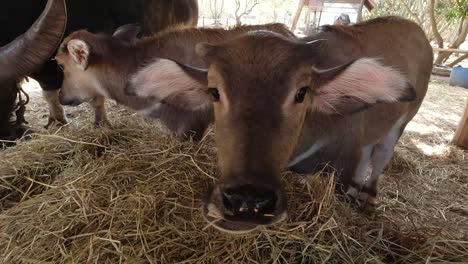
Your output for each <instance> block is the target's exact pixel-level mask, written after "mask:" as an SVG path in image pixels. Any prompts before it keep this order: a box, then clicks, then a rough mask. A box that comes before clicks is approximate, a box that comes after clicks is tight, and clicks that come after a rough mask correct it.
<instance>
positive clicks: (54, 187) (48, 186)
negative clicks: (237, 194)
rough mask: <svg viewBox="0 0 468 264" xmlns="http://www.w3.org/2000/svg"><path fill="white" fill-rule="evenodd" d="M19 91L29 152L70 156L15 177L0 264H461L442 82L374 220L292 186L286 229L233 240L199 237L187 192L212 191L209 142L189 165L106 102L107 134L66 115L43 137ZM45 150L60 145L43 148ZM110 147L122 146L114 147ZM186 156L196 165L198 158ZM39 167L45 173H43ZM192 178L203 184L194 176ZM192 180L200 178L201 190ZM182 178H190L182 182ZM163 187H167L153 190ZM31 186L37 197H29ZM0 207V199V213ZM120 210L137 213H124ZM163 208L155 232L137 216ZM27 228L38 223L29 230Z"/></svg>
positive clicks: (467, 218)
mask: <svg viewBox="0 0 468 264" xmlns="http://www.w3.org/2000/svg"><path fill="white" fill-rule="evenodd" d="M25 87H26V90H27V91H28V92H29V94H30V96H31V103H30V104H29V106H28V111H27V116H26V119H27V120H28V121H29V122H30V125H31V126H32V127H33V128H34V129H36V130H37V131H38V132H39V133H40V134H44V135H45V136H44V137H39V139H37V142H36V143H35V144H36V147H37V146H39V147H38V149H40V150H41V151H44V152H45V153H47V152H48V150H47V149H44V148H47V146H49V145H50V146H51V147H53V146H55V147H54V148H57V149H54V150H53V151H56V152H57V153H58V154H59V155H69V153H72V152H76V153H79V155H78V154H75V156H76V157H74V158H72V159H70V160H59V161H58V162H61V163H60V164H53V163H54V162H45V163H44V164H45V165H44V164H41V163H35V164H33V165H31V166H32V167H31V168H29V169H28V170H27V173H28V175H29V174H31V175H32V174H34V175H36V174H38V175H40V176H41V177H42V176H45V177H49V176H50V175H52V174H53V175H55V176H54V177H57V179H56V180H55V181H54V180H53V179H52V180H48V179H47V178H44V177H43V178H40V177H38V178H33V176H28V175H26V176H24V179H23V182H26V183H27V184H25V186H26V187H27V188H26V189H27V190H22V195H23V196H22V197H21V196H20V198H21V199H20V200H18V201H14V202H12V201H7V202H8V208H7V209H6V210H5V211H3V212H2V213H1V214H0V237H1V236H3V237H4V238H0V262H1V261H2V259H3V260H5V263H7V261H6V260H10V261H12V259H21V260H29V262H31V261H32V262H34V261H37V260H42V261H49V262H50V263H57V262H60V263H69V262H73V263H75V262H76V263H81V262H87V263H90V262H91V261H92V262H96V263H115V261H116V260H119V259H120V260H122V259H123V260H126V261H127V263H161V262H162V263H164V261H163V260H164V259H166V260H172V261H174V260H181V259H183V260H184V261H185V262H184V263H220V261H221V262H229V263H231V262H232V263H243V262H252V263H265V260H266V259H268V258H270V261H268V262H278V263H286V262H288V263H316V262H319V263H323V262H329V263H395V262H398V263H455V262H456V263H468V156H467V154H468V153H467V152H466V151H462V150H460V149H458V148H456V147H454V146H453V145H451V144H450V141H451V140H452V137H453V135H454V132H455V130H456V128H457V125H458V122H459V120H460V117H461V115H462V112H463V109H464V106H465V102H466V100H467V99H468V89H465V88H461V87H451V86H449V85H448V81H447V79H446V78H440V77H435V76H434V77H433V78H432V80H431V83H430V87H429V91H428V94H427V97H426V99H425V101H424V103H423V105H422V107H421V109H420V111H419V113H418V114H417V115H416V117H415V118H414V120H413V121H412V122H411V123H410V124H409V125H408V127H407V129H406V131H405V133H404V135H403V137H402V139H401V140H400V142H399V144H398V145H397V147H396V150H395V157H394V159H393V160H392V162H391V164H390V165H389V166H388V168H387V169H386V171H385V175H384V176H383V177H382V178H383V180H382V182H381V185H380V194H379V195H380V198H379V199H380V205H379V207H378V208H377V213H376V214H373V215H366V214H364V213H363V212H361V211H360V210H358V209H357V208H356V207H355V206H350V205H349V204H347V203H344V202H342V201H339V200H335V199H334V198H333V195H332V194H330V192H329V191H327V190H328V187H327V186H329V184H328V183H326V182H325V183H320V182H321V180H318V182H319V183H318V185H317V179H315V178H314V179H315V180H314V181H315V185H314V184H312V183H310V184H311V185H307V186H306V187H297V186H303V185H297V184H296V183H293V184H292V185H293V187H291V186H290V187H288V188H289V190H290V191H289V194H292V193H294V195H296V196H295V197H291V198H290V203H291V205H290V212H289V213H290V218H289V219H288V220H287V221H285V223H282V224H280V225H278V226H276V227H271V228H265V230H262V231H261V232H260V233H259V234H252V235H249V236H246V237H241V238H235V237H234V238H233V237H230V236H228V237H226V236H224V235H222V234H219V232H217V231H215V230H211V229H207V227H206V223H205V222H204V221H203V220H202V219H201V217H200V212H199V203H200V200H199V199H198V198H193V197H192V195H193V193H192V192H194V193H195V194H196V195H199V194H200V192H201V190H199V189H200V186H202V185H203V184H201V183H200V182H206V181H211V178H206V177H207V176H209V175H208V174H211V173H213V168H214V166H213V164H214V162H213V156H214V155H213V153H214V152H215V151H214V149H213V148H211V147H210V146H211V145H210V144H212V142H211V141H210V142H211V143H209V144H208V143H207V145H206V144H203V145H202V146H195V147H193V146H185V147H188V148H189V149H195V150H193V151H192V150H190V151H192V152H190V153H195V154H193V156H190V155H192V154H187V153H189V152H181V150H179V148H181V147H180V146H178V145H164V144H162V145H161V146H159V145H157V144H158V143H157V142H152V141H151V139H150V138H151V135H150V137H148V136H145V135H141V133H140V134H138V132H132V133H133V134H132V133H127V132H128V130H129V129H131V128H128V126H129V125H130V126H131V125H132V124H135V123H139V122H140V123H144V122H149V123H151V122H153V121H150V120H145V119H143V118H141V117H139V116H138V115H136V114H135V113H133V112H132V111H129V110H126V109H125V108H122V107H120V106H118V105H116V104H115V103H113V102H108V109H109V110H110V111H109V112H110V113H109V117H110V120H111V122H112V123H113V124H114V126H115V127H116V132H109V131H102V132H96V129H95V128H94V127H93V113H92V111H91V109H90V108H89V107H88V106H86V105H83V106H80V107H66V112H67V116H68V118H69V120H70V121H71V123H70V124H69V125H68V126H66V127H63V128H53V129H49V130H44V128H43V126H44V125H45V123H46V122H47V106H46V104H45V102H44V101H43V100H42V98H41V92H40V90H39V89H38V88H37V87H36V85H35V84H34V83H29V84H27V85H26V86H25ZM128 117H130V119H129V118H128ZM129 120H131V121H132V122H129ZM125 122H127V124H125ZM122 127H124V128H122ZM67 129H68V130H70V131H78V132H80V133H83V134H80V136H82V137H83V138H65V137H67V136H70V135H69V134H66V133H63V132H64V131H66V130H67ZM146 129H148V130H145V131H151V129H152V128H150V127H149V128H148V127H146ZM128 135H132V138H129V136H128ZM135 137H140V138H135ZM51 139H55V140H59V141H63V143H60V142H58V143H57V144H55V143H54V144H52V143H51V142H49V141H50V140H51ZM119 140H123V142H122V145H119V142H118V141H119ZM41 142H42V143H43V144H44V147H42V145H41V144H42V143H41ZM103 142H104V143H103ZM59 143H60V144H59ZM37 144H39V145H37ZM75 144H76V145H80V146H75ZM151 144H154V148H155V149H147V150H145V151H147V153H141V150H140V149H138V146H140V147H141V148H144V147H145V146H146V145H151ZM171 144H176V143H171ZM156 148H159V149H156ZM174 149H175V150H174ZM78 150H80V151H81V152H79V151H78ZM19 151H26V152H28V143H27V142H25V143H21V144H20V145H19V146H18V152H19ZM51 151H52V150H51ZM103 151H105V152H106V154H102V152H103ZM174 151H178V152H174ZM26 152H25V153H26ZM29 152H31V151H29ZM54 153H55V152H54ZM197 153H201V154H203V155H204V156H203V159H199V157H198V154H197ZM32 154H34V153H32ZM150 154H151V155H154V158H153V159H152V158H151V157H148V155H150ZM21 155H22V153H15V149H12V150H9V152H8V154H7V155H6V156H5V159H4V160H0V165H2V164H3V165H5V164H10V163H8V162H14V161H10V160H9V158H12V157H15V158H16V159H18V157H21ZM28 155H31V153H30V154H28ZM161 155H162V157H164V158H165V159H168V160H175V161H174V162H177V161H180V160H181V159H182V158H184V159H185V160H186V162H188V163H189V165H190V166H188V165H187V166H186V165H183V166H184V167H183V168H184V169H186V170H187V171H186V172H184V173H183V174H184V175H182V176H178V177H183V178H184V181H182V182H180V179H176V180H175V181H174V182H177V184H175V183H172V182H170V181H169V179H172V178H171V177H173V175H179V174H180V173H181V172H180V170H179V169H178V168H177V166H176V165H173V164H171V162H167V161H166V160H164V159H162V158H161ZM2 157H3V156H2ZM32 157H34V155H32ZM157 157H160V158H161V159H160V160H157ZM36 158H37V157H36ZM53 158H54V157H53ZM53 158H52V159H51V160H53ZM40 159H41V160H42V159H43V158H40ZM132 159H135V161H133V160H132ZM46 161H47V160H46ZM122 162H124V163H125V162H128V168H127V167H126V166H127V164H119V163H122ZM108 163H112V164H108ZM181 164H182V163H181ZM3 165H2V166H3ZM143 165H144V166H143ZM44 166H49V167H50V168H49V169H47V170H43V169H42V167H44ZM120 166H121V167H120ZM167 166H169V167H167ZM180 166H182V165H180ZM57 167H60V168H57ZM166 167H167V168H166ZM140 168H141V169H140ZM200 168H201V169H200ZM14 169H15V170H19V172H12V175H10V176H8V177H9V178H8V177H5V178H2V177H0V180H2V181H1V182H0V190H1V191H2V192H4V191H5V189H8V191H9V190H11V192H13V191H14V190H13V189H14V188H20V187H19V184H18V185H16V186H15V184H12V182H13V183H14V181H12V180H11V179H10V178H11V177H13V176H14V175H15V173H16V176H14V177H20V176H18V175H19V174H20V173H21V168H16V167H15V168H14ZM25 170H26V169H25ZM127 170H128V171H127ZM203 170H205V171H206V170H208V174H206V173H202V174H200V171H203ZM36 171H37V172H36ZM52 172H53V173H52ZM120 172H121V173H120ZM156 172H158V175H159V174H161V175H164V177H167V179H168V180H167V182H166V183H163V181H160V182H156V183H155V182H154V177H155V176H153V175H154V174H155V173H156ZM165 173H166V174H165ZM178 173H179V174H178ZM57 175H62V176H61V177H63V179H60V178H58V176H57ZM194 175H195V176H194ZM196 175H199V176H196ZM200 175H201V176H203V177H205V178H201V180H200V177H201V176H200ZM192 176H193V177H195V178H193V179H192V178H190V180H188V178H187V177H192ZM21 177H22V176H21ZM75 177H76V178H75ZM7 178H8V179H7ZM306 179H307V178H306ZM41 181H43V182H41ZM67 181H68V182H67ZM64 182H67V183H65V184H64ZM193 182H195V185H194V186H195V187H194V186H193V185H192V184H193ZM292 182H296V180H292ZM119 184H121V185H119ZM163 184H168V185H167V186H169V187H167V186H166V185H164V186H158V185H163ZM200 184H201V185H200ZM306 184H309V183H307V181H306ZM320 184H322V185H320ZM323 184H325V185H323ZM172 185H174V186H172ZM12 186H13V187H12ZM31 186H32V187H31ZM38 186H39V187H40V188H38V190H39V189H40V192H38V193H40V194H36V193H33V192H32V191H30V189H34V188H37V187H38ZM185 186H190V188H188V187H187V188H186V187H185ZM294 186H296V187H294ZM310 186H315V189H314V187H310ZM317 186H322V187H323V188H319V187H317ZM325 187H326V188H325ZM2 188H3V189H2ZM158 188H159V189H158ZM165 188H166V189H165ZM291 188H292V189H291ZM20 191H21V190H20ZM41 192H42V193H41ZM107 192H109V194H108V195H109V197H111V198H112V199H109V197H107V196H106V195H107ZM179 192H180V193H181V194H179ZM164 195H169V196H168V197H166V196H164ZM171 195H172V196H171ZM196 195H195V196H196ZM160 196H161V197H163V198H161V199H159V197H160ZM96 197H98V198H99V197H101V200H96V199H97V198H96ZM311 197H312V199H311ZM41 199H42V200H41ZM158 199H159V200H158ZM184 199H185V200H186V201H185V202H183V201H184ZM4 200H5V199H3V198H2V197H0V201H1V202H2V203H3V202H4ZM149 201H151V202H149ZM121 202H124V204H125V206H123V205H122V203H121ZM173 202H174V203H173ZM128 204H130V205H131V206H134V207H138V210H136V209H135V210H136V211H131V210H133V208H129V206H128ZM172 204H173V205H174V207H171V205H172ZM176 204H180V206H175V205H176ZM119 206H120V207H119ZM166 207H167V208H169V209H170V210H169V209H168V210H167V212H166V211H164V212H162V211H161V212H162V213H161V214H162V216H160V217H159V218H160V219H164V220H161V222H157V220H155V219H154V217H148V215H153V214H154V211H155V210H162V209H161V208H163V209H164V208H166ZM32 218H33V219H35V218H37V219H38V221H39V222H37V226H35V225H36V223H35V222H34V220H31V219H32ZM133 218H135V219H136V220H135V221H134V222H135V223H137V226H136V227H134V228H133V229H132V228H131V227H130V226H129V225H131V224H133V222H131V221H130V220H129V219H133ZM43 219H44V220H43ZM106 219H107V220H106ZM119 221H121V222H119ZM158 221H159V220H158ZM55 222H56V223H55ZM204 226H205V227H204ZM24 230H28V231H27V232H26V231H24ZM30 233H31V234H30ZM135 234H136V235H135ZM159 240H162V241H165V242H164V243H159V242H158V241H159ZM50 241H52V242H50ZM215 249H216V250H217V251H216V252H215ZM2 250H4V251H5V253H2V252H1V251H2ZM49 251H50V252H49ZM31 252H32V253H31ZM52 252H53V253H52ZM2 254H3V255H2ZM39 254H42V255H39ZM210 254H211V255H210ZM272 256H277V261H271V257H272ZM161 257H162V258H161ZM132 259H133V260H135V259H138V260H139V261H136V262H131V260H132ZM155 259H157V260H156V261H152V260H155ZM287 259H294V260H295V261H292V262H290V261H287ZM103 260H105V261H103ZM247 260H248V261H247ZM129 261H130V262H129ZM460 261H461V262H460ZM124 262H125V261H124ZM168 262H171V261H168ZM8 263H14V262H8Z"/></svg>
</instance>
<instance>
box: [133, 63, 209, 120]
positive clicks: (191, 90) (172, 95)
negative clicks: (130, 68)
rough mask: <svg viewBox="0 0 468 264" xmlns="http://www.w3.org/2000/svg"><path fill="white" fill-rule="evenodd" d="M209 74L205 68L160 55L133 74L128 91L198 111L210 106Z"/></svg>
mask: <svg viewBox="0 0 468 264" xmlns="http://www.w3.org/2000/svg"><path fill="white" fill-rule="evenodd" d="M206 78H207V76H206V70H201V69H198V68H195V67H191V66H187V65H184V64H180V63H177V62H175V61H172V60H167V59H157V60H155V61H153V62H152V63H150V64H148V65H146V66H144V67H142V68H141V69H140V70H139V71H138V72H137V73H135V74H134V75H133V76H132V77H131V78H130V81H129V82H128V84H127V87H126V88H125V92H126V93H127V94H129V95H136V96H139V97H144V98H145V97H147V98H154V99H156V100H157V101H160V102H163V103H166V104H168V105H172V106H174V107H177V108H180V109H184V110H190V111H195V110H199V109H201V108H205V107H208V106H211V103H212V100H211V98H210V96H209V95H208V93H207V87H206V83H207V81H206Z"/></svg>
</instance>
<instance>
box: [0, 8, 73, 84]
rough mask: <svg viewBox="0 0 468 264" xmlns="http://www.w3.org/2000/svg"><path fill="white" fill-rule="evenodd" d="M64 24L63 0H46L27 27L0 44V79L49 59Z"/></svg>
mask: <svg viewBox="0 0 468 264" xmlns="http://www.w3.org/2000/svg"><path fill="white" fill-rule="evenodd" d="M25 8H26V7H25ZM66 24H67V10H66V6H65V0H48V1H47V5H46V7H45V9H44V11H43V12H42V14H41V16H40V17H39V18H38V19H37V20H36V22H34V24H33V25H32V26H31V27H30V28H29V29H28V31H26V33H24V34H22V35H21V36H19V37H17V38H16V39H15V40H13V41H12V42H10V43H9V44H7V45H6V46H3V47H1V48H0V81H1V80H5V79H11V78H17V77H19V76H21V75H25V74H29V73H31V72H33V71H34V70H36V69H37V68H38V67H39V66H40V65H41V64H42V63H44V62H45V61H46V60H47V59H49V58H50V57H51V56H52V55H53V53H54V52H55V50H56V49H57V47H58V45H59V44H60V41H61V40H62V37H63V34H64V32H65V27H66Z"/></svg>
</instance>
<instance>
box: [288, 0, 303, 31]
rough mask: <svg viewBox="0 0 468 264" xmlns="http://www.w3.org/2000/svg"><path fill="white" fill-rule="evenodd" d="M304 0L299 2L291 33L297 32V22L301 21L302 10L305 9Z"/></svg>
mask: <svg viewBox="0 0 468 264" xmlns="http://www.w3.org/2000/svg"><path fill="white" fill-rule="evenodd" d="M304 4H305V3H304V0H300V1H299V5H298V6H297V10H296V14H295V15H294V19H293V22H292V25H291V31H292V32H294V30H296V26H297V22H298V21H299V17H300V16H301V12H302V9H303V8H304Z"/></svg>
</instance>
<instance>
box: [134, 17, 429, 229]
mask: <svg viewBox="0 0 468 264" xmlns="http://www.w3.org/2000/svg"><path fill="white" fill-rule="evenodd" d="M307 41H309V42H303V41H297V40H291V39H287V38H285V37H283V36H280V35H278V34H275V33H271V32H265V31H257V32H251V33H248V34H245V35H244V36H241V37H239V38H236V39H233V40H231V41H228V42H225V43H222V44H218V45H210V44H199V45H197V47H196V50H197V53H198V54H199V56H200V57H201V58H203V60H204V61H205V62H206V63H207V64H208V66H209V67H208V69H207V70H202V69H197V68H194V67H190V66H186V65H182V64H178V63H175V62H170V61H167V60H159V61H155V62H153V63H151V64H148V66H146V67H145V68H143V69H141V70H140V71H139V73H137V74H135V75H134V76H132V80H131V83H130V86H129V89H130V90H133V91H134V92H135V93H136V94H137V95H139V96H145V97H146V96H148V97H152V98H156V99H158V100H159V101H164V102H165V103H166V104H169V105H172V106H174V107H179V108H183V109H186V110H188V111H192V110H195V109H199V108H203V109H213V112H214V123H215V137H216V143H217V146H218V164H219V169H220V174H221V175H220V179H219V182H218V184H217V186H215V188H214V189H213V191H212V192H211V193H210V195H209V198H208V200H207V201H206V203H205V207H204V216H205V218H206V219H207V220H208V221H210V222H212V223H213V225H214V226H216V227H217V228H219V229H222V230H226V231H230V232H245V231H249V230H252V229H254V228H256V227H257V226H258V225H268V224H272V223H275V222H278V221H281V220H282V219H284V217H285V215H286V208H287V206H286V205H287V203H286V193H285V191H284V189H283V186H282V183H281V178H280V175H281V172H282V171H283V170H285V169H286V168H290V169H292V170H295V171H300V172H312V171H314V170H316V169H317V168H318V167H319V165H321V164H325V163H328V164H331V165H332V166H333V167H334V168H335V169H336V170H337V171H338V173H339V175H340V177H341V182H342V183H343V187H344V188H345V191H346V192H347V194H348V195H349V196H350V197H352V198H356V199H358V200H361V202H363V203H364V204H367V205H371V206H372V205H375V203H376V194H377V181H378V179H379V176H380V174H381V173H382V170H383V168H384V166H385V165H386V164H387V163H388V161H389V160H390V158H391V157H392V155H393V149H394V146H395V144H396V143H397V141H398V139H399V138H400V136H401V134H402V132H403V130H404V128H405V126H406V124H407V123H408V122H409V121H410V120H411V119H412V118H413V116H414V115H415V114H416V112H417V111H418V109H419V106H420V105H421V102H422V100H423V98H424V96H425V94H426V91H427V87H428V82H429V78H430V74H431V69H432V56H433V55H432V49H431V46H430V45H429V42H428V40H427V38H426V36H425V35H424V32H423V31H422V30H421V28H420V27H419V26H418V25H416V24H415V23H413V22H410V21H408V20H404V19H400V18H396V17H383V18H378V19H375V20H370V21H368V22H364V23H362V24H358V25H354V26H328V27H325V28H324V30H323V31H322V32H321V33H318V34H317V35H315V36H313V37H310V38H309V39H307ZM162 69H163V70H162ZM184 72H185V76H182V75H183V73H184ZM369 164H372V174H371V175H370V177H369V178H368V179H367V180H366V170H367V168H368V166H369Z"/></svg>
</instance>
